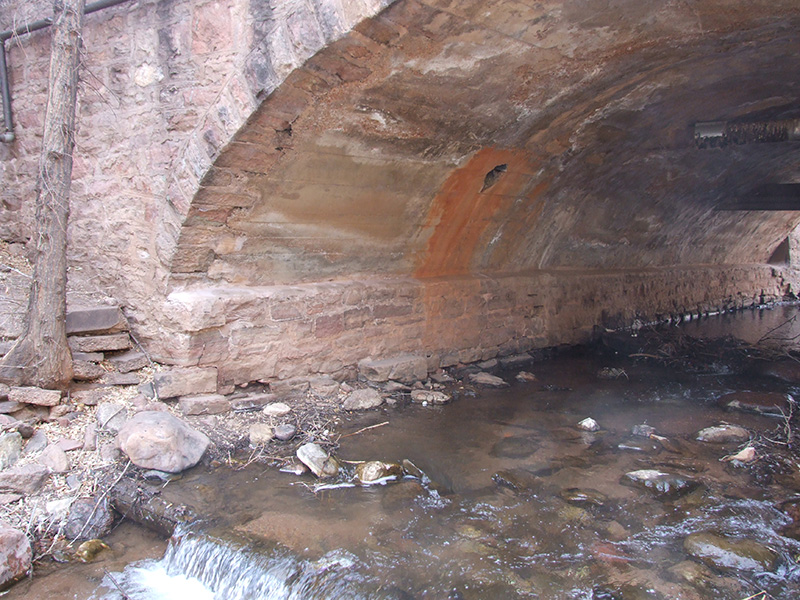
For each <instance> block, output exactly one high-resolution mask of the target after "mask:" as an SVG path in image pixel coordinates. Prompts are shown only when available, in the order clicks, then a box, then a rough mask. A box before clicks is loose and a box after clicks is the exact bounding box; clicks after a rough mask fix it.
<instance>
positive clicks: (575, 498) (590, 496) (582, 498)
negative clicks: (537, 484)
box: [558, 488, 608, 506]
mask: <svg viewBox="0 0 800 600" xmlns="http://www.w3.org/2000/svg"><path fill="white" fill-rule="evenodd" d="M558 495H559V496H561V499H562V500H564V502H569V503H570V504H575V505H576V506H603V505H605V504H606V503H607V502H608V496H606V495H605V494H603V493H602V492H598V491H597V490H593V489H591V488H585V489H580V488H567V489H565V490H561V492H560V493H559V494H558Z"/></svg>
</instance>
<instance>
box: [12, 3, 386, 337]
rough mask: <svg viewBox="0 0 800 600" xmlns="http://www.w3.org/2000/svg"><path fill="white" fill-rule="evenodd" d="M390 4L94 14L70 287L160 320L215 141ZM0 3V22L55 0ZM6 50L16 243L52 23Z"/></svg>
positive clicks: (28, 199)
mask: <svg viewBox="0 0 800 600" xmlns="http://www.w3.org/2000/svg"><path fill="white" fill-rule="evenodd" d="M386 4H387V0H192V1H187V0H132V1H131V2H128V3H125V4H122V5H119V6H116V7H112V8H108V9H104V10H102V11H99V12H96V13H93V14H91V15H88V16H87V17H86V20H85V24H84V31H83V44H84V50H83V52H84V68H83V69H82V71H81V82H82V83H81V93H80V97H79V117H78V131H77V139H76V151H75V163H74V170H73V185H72V194H71V211H72V212H71V215H70V224H69V252H70V271H69V279H70V285H71V286H72V287H73V288H80V289H85V290H95V291H97V292H102V293H105V294H108V295H111V296H113V297H115V298H116V299H117V300H118V301H119V302H120V303H122V304H123V305H125V306H126V307H127V310H128V312H129V315H128V316H129V318H130V319H131V321H132V323H133V324H134V325H135V326H136V325H138V326H139V327H145V326H146V324H147V323H148V321H152V320H153V315H156V314H158V312H159V309H160V304H161V302H162V301H163V296H164V294H165V293H166V291H167V288H168V277H169V271H168V265H169V261H170V260H171V255H172V251H173V247H174V244H175V243H176V241H177V238H178V234H179V230H180V227H181V225H182V222H183V219H184V217H185V214H186V211H187V210H188V207H189V203H190V202H191V199H192V198H193V196H194V194H195V191H196V189H197V187H198V181H199V179H200V177H202V175H203V174H204V173H205V172H206V171H207V169H208V167H209V166H210V165H211V164H212V162H213V161H214V159H215V158H216V156H217V155H218V153H219V151H220V149H221V147H222V146H224V145H225V144H226V143H227V142H228V140H229V139H230V138H231V137H232V136H233V134H234V133H235V132H236V131H237V130H238V129H239V128H240V127H241V126H242V125H243V124H244V123H245V122H246V121H247V119H248V118H249V116H250V115H251V113H252V112H253V111H254V110H255V108H256V107H257V105H258V104H259V103H260V102H261V100H262V99H263V98H264V97H265V96H267V95H268V94H269V93H270V92H272V90H274V89H275V88H276V87H277V86H278V85H279V84H280V83H281V82H282V81H283V80H284V79H285V78H286V76H287V75H288V74H289V73H291V72H292V71H293V70H294V69H295V68H296V67H298V66H300V65H302V64H303V63H304V62H305V61H306V60H307V59H308V58H309V57H310V56H312V55H313V54H314V53H315V52H316V51H317V50H319V49H320V48H322V47H324V46H325V45H326V44H328V43H329V42H330V41H332V40H334V39H337V38H338V37H341V36H342V35H344V34H345V33H346V32H347V31H349V30H350V29H351V28H352V27H353V26H354V25H355V24H356V23H358V22H359V21H361V20H362V19H363V18H365V17H367V16H369V15H372V14H374V13H376V12H377V11H378V10H380V9H381V8H382V7H383V6H385V5H386ZM0 7H2V16H1V18H0V23H1V24H2V25H0V26H2V27H14V26H19V25H22V24H24V23H26V22H28V21H31V20H36V19H40V18H43V17H46V16H49V11H51V10H52V8H51V4H50V3H41V2H37V3H27V2H11V1H9V0H4V1H3V3H2V4H1V5H0ZM6 50H7V58H8V66H9V71H10V73H9V75H10V86H11V95H12V108H13V116H14V124H15V132H16V135H17V139H16V141H15V142H14V143H12V144H0V240H2V241H5V242H9V243H12V244H22V243H24V242H25V241H26V240H27V239H28V238H29V237H30V234H31V226H32V220H33V201H34V197H35V185H36V173H37V161H38V155H39V150H40V147H41V135H42V126H43V118H44V109H45V102H46V99H47V77H48V65H49V58H50V31H49V30H48V29H45V30H40V31H37V32H34V33H32V34H30V35H25V36H21V37H19V38H15V39H11V40H9V41H8V42H7V43H6ZM1 120H2V119H0V121H1ZM3 127H4V126H3ZM1 335H3V332H2V331H0V336H1Z"/></svg>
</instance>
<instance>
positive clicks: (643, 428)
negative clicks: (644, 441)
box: [631, 423, 656, 437]
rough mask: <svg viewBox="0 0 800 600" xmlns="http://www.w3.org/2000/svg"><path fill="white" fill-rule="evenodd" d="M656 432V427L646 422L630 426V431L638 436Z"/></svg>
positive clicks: (648, 435)
mask: <svg viewBox="0 0 800 600" xmlns="http://www.w3.org/2000/svg"><path fill="white" fill-rule="evenodd" d="M655 432H656V428H655V427H653V426H652V425H648V424H647V423H641V424H640V425H634V426H633V427H632V428H631V433H632V434H633V435H636V436H639V437H650V436H651V435H653V434H654V433H655Z"/></svg>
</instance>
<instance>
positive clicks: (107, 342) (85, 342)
mask: <svg viewBox="0 0 800 600" xmlns="http://www.w3.org/2000/svg"><path fill="white" fill-rule="evenodd" d="M67 341H68V342H69V347H70V349H71V350H72V351H73V352H111V351H114V350H127V349H128V348H130V347H131V337H130V336H129V335H128V334H127V333H113V334H110V335H82V336H75V335H73V336H71V337H69V338H68V339H67Z"/></svg>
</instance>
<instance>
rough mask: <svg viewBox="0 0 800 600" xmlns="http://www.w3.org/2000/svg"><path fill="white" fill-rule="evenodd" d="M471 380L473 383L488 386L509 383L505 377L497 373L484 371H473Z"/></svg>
mask: <svg viewBox="0 0 800 600" xmlns="http://www.w3.org/2000/svg"><path fill="white" fill-rule="evenodd" d="M469 380H470V381H471V382H472V383H476V384H478V385H485V386H487V387H506V386H507V385H508V384H507V383H506V382H505V380H504V379H502V378H500V377H498V376H497V375H491V374H489V373H484V372H482V371H481V372H480V373H473V374H472V375H470V376H469Z"/></svg>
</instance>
